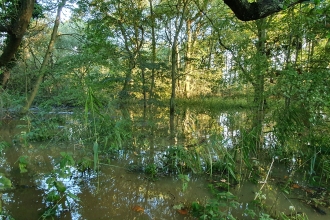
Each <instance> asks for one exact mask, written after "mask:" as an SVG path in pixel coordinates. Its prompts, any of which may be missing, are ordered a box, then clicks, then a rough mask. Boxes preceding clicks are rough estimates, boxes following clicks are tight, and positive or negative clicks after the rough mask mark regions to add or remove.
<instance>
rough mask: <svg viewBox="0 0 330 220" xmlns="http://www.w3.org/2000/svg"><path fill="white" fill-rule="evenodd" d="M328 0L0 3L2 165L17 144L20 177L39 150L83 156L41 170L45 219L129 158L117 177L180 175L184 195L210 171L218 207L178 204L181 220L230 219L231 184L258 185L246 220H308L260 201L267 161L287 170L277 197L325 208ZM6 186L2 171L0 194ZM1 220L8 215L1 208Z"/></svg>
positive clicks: (329, 135)
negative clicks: (123, 156) (87, 180)
mask: <svg viewBox="0 0 330 220" xmlns="http://www.w3.org/2000/svg"><path fill="white" fill-rule="evenodd" d="M329 3H330V2H329V0H323V1H320V0H313V1H305V0H277V1H275V0H274V1H268V0H224V1H221V0H163V1H159V0H61V1H54V0H39V1H35V0H0V54H1V56H0V85H1V86H0V117H1V118H2V119H3V120H2V122H1V124H0V125H1V126H3V127H6V123H7V121H8V119H9V120H17V121H18V120H20V123H18V124H19V129H20V132H19V133H17V134H16V136H15V137H13V138H12V139H13V141H12V143H9V141H6V140H7V137H6V134H0V157H4V154H3V152H4V151H6V150H9V149H10V148H12V147H13V146H16V147H19V148H20V149H23V150H22V155H20V156H19V157H17V158H16V162H15V166H18V168H19V171H20V175H25V174H24V173H29V172H30V170H29V169H31V167H33V166H32V160H33V159H32V158H31V154H32V153H31V152H32V150H28V149H34V146H33V144H32V143H34V142H38V143H40V144H41V147H40V148H38V149H39V150H40V149H45V148H47V147H48V145H50V143H52V144H54V143H56V144H59V143H62V144H63V143H64V144H67V145H70V146H72V147H73V148H74V151H76V150H77V149H79V153H78V154H71V153H70V152H71V151H73V150H72V149H71V150H68V152H64V151H63V152H61V153H60V159H59V161H57V162H56V163H55V162H54V163H55V164H56V165H54V170H53V171H49V172H50V173H48V174H47V181H46V184H47V186H48V191H47V198H46V202H45V204H46V207H45V211H44V212H43V213H41V215H40V216H41V217H40V218H42V219H46V218H48V217H52V216H54V215H55V216H56V215H57V216H59V215H60V214H59V212H61V211H59V210H60V208H61V207H62V209H63V207H68V210H71V203H72V202H73V201H79V197H78V196H77V195H75V194H74V192H71V191H70V190H69V189H67V187H66V185H65V184H64V183H63V181H64V179H65V178H70V179H71V178H72V176H74V175H75V174H74V173H75V172H76V171H77V172H79V173H81V174H82V175H85V174H91V173H93V175H97V174H98V173H100V172H102V170H101V168H102V166H111V162H112V160H116V159H118V158H119V157H120V153H119V152H121V151H120V150H124V151H129V152H133V154H134V155H135V157H134V158H135V159H134V160H131V161H130V162H129V164H127V167H126V168H125V172H135V173H139V172H140V173H143V174H145V175H146V176H147V179H148V181H155V182H157V181H158V180H159V179H160V178H163V177H164V176H171V175H174V176H177V178H178V179H179V180H180V181H181V183H182V192H184V191H185V190H186V189H187V187H188V186H189V182H190V178H191V176H190V175H192V174H202V173H204V174H205V175H206V176H207V178H208V179H209V182H210V185H209V188H210V190H211V191H212V193H213V195H214V199H212V200H210V201H207V202H205V203H204V204H202V203H200V202H198V201H196V202H193V203H192V204H181V203H180V204H175V205H174V208H175V209H177V210H178V212H179V213H180V214H182V215H187V214H188V213H190V215H191V216H194V217H196V218H198V219H226V218H230V219H233V218H234V217H235V214H234V212H233V211H232V210H234V209H237V207H238V205H237V201H236V200H235V197H234V195H233V194H232V193H231V192H230V191H231V189H232V188H234V187H235V186H236V185H238V184H242V182H244V181H251V182H253V183H256V184H257V183H258V182H259V183H260V182H261V181H262V183H263V185H262V186H261V187H260V191H258V192H256V196H255V198H254V200H253V201H254V204H253V208H252V206H251V208H249V209H247V210H245V216H250V217H251V218H252V219H253V218H254V219H257V218H258V219H272V218H277V219H307V218H308V217H307V216H306V215H305V214H304V213H298V212H296V211H295V210H294V207H293V208H291V209H290V210H291V211H292V212H291V214H290V213H283V212H276V210H272V207H269V206H267V204H266V202H264V201H265V198H264V196H263V195H264V194H263V190H264V186H265V184H267V181H270V177H269V175H271V173H272V169H273V167H274V166H275V165H274V164H277V165H283V164H284V165H285V166H286V167H288V170H289V173H288V176H287V177H285V179H284V180H283V178H282V180H281V181H279V180H278V181H276V180H274V181H276V183H277V185H278V187H279V189H281V190H282V191H283V192H284V193H291V191H292V190H293V189H301V190H304V191H305V192H306V195H307V196H306V197H307V198H300V199H301V200H303V201H304V202H305V204H306V205H308V206H310V207H311V208H312V209H314V210H315V211H316V212H317V213H319V214H325V213H326V212H325V211H324V207H328V206H329V205H330V204H329V201H330V200H329V194H328V189H329V188H328V187H327V182H328V181H329V179H330V146H329V140H330V132H329V131H330V130H329V105H330V96H329V94H330V93H329V90H330V69H329V63H330V57H329V55H328V54H329V51H330V17H329V15H330V4H329ZM219 115H220V116H219ZM167 124H168V126H167ZM160 140H166V144H160V143H159V142H160ZM161 145H163V146H161ZM159 151H160V152H159ZM146 152H147V153H146ZM145 153H146V154H147V155H149V156H148V157H147V156H141V155H144V154H145ZM146 157H147V158H146ZM72 167H74V169H71V168H72ZM297 173H299V175H300V176H304V178H302V180H301V179H300V180H299V181H303V184H301V182H299V184H298V182H297V180H296V179H295V178H297V176H299V175H296V174H297ZM31 176H32V175H31ZM12 182H13V183H12ZM15 184H16V183H15V182H14V181H13V180H11V177H10V176H9V175H8V174H7V173H6V170H5V169H1V170H0V190H1V191H4V192H5V191H6V190H7V191H8V190H11V189H13V188H14V187H15ZM97 184H98V186H99V185H100V182H99V180H98V183H97ZM295 184H296V185H295ZM16 185H17V184H16ZM309 187H317V189H318V190H316V188H313V189H314V191H313V192H312V193H311V192H310V191H308V190H310V189H311V188H309ZM320 189H323V191H322V190H320ZM308 193H310V194H308ZM0 202H1V201H0ZM134 210H135V211H137V212H140V211H141V210H142V211H143V209H142V208H141V207H140V206H136V207H135V208H134ZM0 216H1V218H2V216H7V217H8V218H10V216H9V214H8V213H6V210H2V206H1V203H0Z"/></svg>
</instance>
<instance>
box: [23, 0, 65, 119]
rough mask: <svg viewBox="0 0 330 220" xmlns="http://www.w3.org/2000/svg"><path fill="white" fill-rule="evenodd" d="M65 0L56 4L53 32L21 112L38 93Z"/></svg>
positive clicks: (55, 37) (26, 108)
mask: <svg viewBox="0 0 330 220" xmlns="http://www.w3.org/2000/svg"><path fill="white" fill-rule="evenodd" d="M66 1H67V0H62V1H61V2H60V3H59V5H58V8H57V15H56V19H55V23H54V27H53V32H52V35H51V38H50V41H49V44H48V48H47V51H46V54H45V57H44V59H43V61H42V64H41V67H40V70H39V76H38V79H37V82H36V83H35V86H34V88H33V90H32V93H31V95H30V97H29V98H28V100H27V101H26V104H25V106H24V107H23V108H22V110H21V113H22V114H25V113H26V112H27V111H28V110H29V108H30V107H31V105H32V102H33V100H34V99H35V97H36V95H37V93H38V90H39V87H40V85H41V83H42V80H43V78H44V76H45V70H46V67H47V64H48V62H49V59H50V57H51V54H52V52H53V50H54V46H55V42H56V39H57V31H58V27H59V25H60V21H61V12H62V9H63V7H64V6H65V3H66Z"/></svg>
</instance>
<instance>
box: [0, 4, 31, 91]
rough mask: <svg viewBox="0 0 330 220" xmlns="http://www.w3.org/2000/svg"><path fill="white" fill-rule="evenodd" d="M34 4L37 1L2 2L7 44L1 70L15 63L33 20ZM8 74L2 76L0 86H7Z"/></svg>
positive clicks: (1, 27) (2, 25)
mask: <svg viewBox="0 0 330 220" xmlns="http://www.w3.org/2000/svg"><path fill="white" fill-rule="evenodd" d="M34 4H35V0H16V1H14V0H12V1H1V6H0V12H1V14H2V15H1V16H0V19H1V20H2V21H1V22H0V32H1V33H5V36H6V40H5V42H6V43H5V46H4V48H3V50H2V54H1V56H0V68H2V67H7V65H8V64H9V63H10V62H11V61H13V59H14V56H15V53H16V52H17V50H18V48H19V46H20V44H21V41H22V39H23V36H24V34H25V31H26V29H27V27H28V25H29V23H30V20H31V18H32V13H33V9H34ZM8 74H9V72H7V76H6V75H5V74H0V85H5V83H6V81H7V80H8Z"/></svg>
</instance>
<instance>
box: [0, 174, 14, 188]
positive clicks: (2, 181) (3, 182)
mask: <svg viewBox="0 0 330 220" xmlns="http://www.w3.org/2000/svg"><path fill="white" fill-rule="evenodd" d="M11 187H12V184H11V181H10V179H8V178H7V177H5V176H4V174H3V173H0V190H5V189H10V188H11Z"/></svg>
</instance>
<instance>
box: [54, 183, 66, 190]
mask: <svg viewBox="0 0 330 220" xmlns="http://www.w3.org/2000/svg"><path fill="white" fill-rule="evenodd" d="M55 187H56V189H57V190H58V191H59V192H65V190H66V186H65V185H64V183H63V182H61V181H56V182H55Z"/></svg>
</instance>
